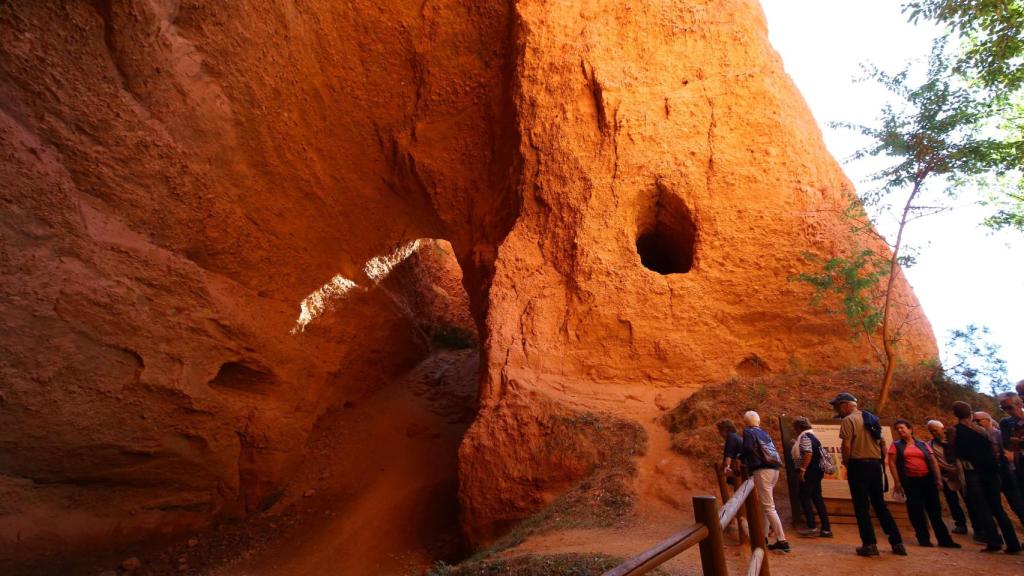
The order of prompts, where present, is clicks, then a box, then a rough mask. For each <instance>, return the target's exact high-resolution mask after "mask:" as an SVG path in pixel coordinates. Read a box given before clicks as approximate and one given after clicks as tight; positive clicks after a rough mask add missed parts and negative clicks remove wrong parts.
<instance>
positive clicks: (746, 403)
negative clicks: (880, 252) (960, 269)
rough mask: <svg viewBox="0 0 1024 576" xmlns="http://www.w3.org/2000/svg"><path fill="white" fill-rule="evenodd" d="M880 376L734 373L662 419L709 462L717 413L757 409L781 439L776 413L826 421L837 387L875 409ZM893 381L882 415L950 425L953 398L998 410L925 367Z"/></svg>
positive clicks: (714, 455)
mask: <svg viewBox="0 0 1024 576" xmlns="http://www.w3.org/2000/svg"><path fill="white" fill-rule="evenodd" d="M879 381H880V374H879V372H878V371H875V370H867V369H862V370H846V371H843V372H839V373H834V374H826V375H806V374H781V375H772V374H766V375H764V376H758V377H751V378H736V379H732V380H728V381H726V382H722V383H721V384H718V385H715V386H708V387H705V388H704V389H702V390H701V391H699V392H697V393H696V394H694V395H692V396H690V397H689V398H687V399H686V400H684V401H682V402H680V403H679V405H678V406H676V407H675V408H674V409H673V410H672V411H670V412H669V413H668V414H666V415H665V416H664V417H663V418H662V424H663V425H664V426H665V427H666V428H668V430H669V432H670V433H671V434H672V448H673V449H674V450H675V451H676V452H679V453H680V454H683V455H686V456H690V457H693V458H696V459H699V460H700V461H702V462H703V463H706V464H711V463H713V462H716V461H718V459H719V457H720V451H721V445H722V440H721V437H720V436H719V435H718V433H717V432H716V430H715V422H716V421H718V420H719V419H721V418H729V419H731V420H733V421H734V422H735V423H736V424H737V426H739V423H740V418H741V416H742V415H743V412H744V411H746V410H751V409H753V410H756V411H757V412H758V413H759V414H761V418H762V419H763V425H764V428H765V430H767V431H768V432H769V433H770V434H772V436H773V437H775V439H776V440H779V438H780V431H779V425H778V419H777V417H778V416H779V415H782V414H788V415H791V416H806V417H808V418H810V419H812V420H827V419H829V418H832V417H833V416H834V413H833V412H832V408H831V406H829V404H828V401H829V400H830V399H832V398H833V397H835V395H836V393H838V392H841V391H847V392H851V393H852V394H853V395H855V396H856V397H857V398H859V399H860V400H861V407H863V408H866V409H868V410H874V403H875V397H876V396H877V394H878V382H879ZM895 382H896V384H895V388H894V389H893V391H892V397H891V400H890V403H889V407H888V408H887V410H886V412H885V413H884V414H881V416H882V417H883V418H906V419H908V420H910V421H912V422H915V423H919V424H922V425H923V424H924V423H925V422H926V421H927V420H929V419H931V418H935V419H938V420H942V421H943V422H946V423H947V424H949V423H951V422H952V415H951V412H950V405H951V404H952V403H953V402H954V401H956V400H964V401H966V402H968V403H970V404H971V405H972V406H973V407H974V408H975V410H988V411H990V413H995V412H994V411H995V410H996V405H995V402H994V401H993V399H992V397H990V396H986V395H984V394H979V393H978V392H975V391H973V390H970V389H968V388H965V387H963V386H960V385H958V384H956V383H953V382H951V381H949V380H947V379H945V378H943V377H942V376H941V374H939V375H936V374H935V373H934V371H933V370H931V369H928V368H919V369H915V370H909V369H906V370H901V371H899V372H897V374H896V381H895Z"/></svg>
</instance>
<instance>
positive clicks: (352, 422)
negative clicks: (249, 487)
mask: <svg viewBox="0 0 1024 576" xmlns="http://www.w3.org/2000/svg"><path fill="white" fill-rule="evenodd" d="M462 280H463V279H462V270H461V267H460V265H459V262H458V261H457V260H456V258H455V255H454V252H453V250H452V248H451V245H450V244H449V243H448V242H447V241H444V240H434V239H420V240H418V241H416V249H415V250H414V251H412V252H411V253H409V254H408V256H406V257H404V258H403V259H402V260H401V261H400V262H397V263H394V265H393V267H390V268H389V269H388V270H387V271H386V272H385V273H384V275H382V276H380V277H379V282H378V283H377V284H375V285H372V286H368V287H367V288H368V293H369V294H370V295H372V294H373V293H376V294H378V295H381V296H386V300H388V301H389V302H390V307H391V312H390V313H391V314H394V315H396V316H404V317H405V320H406V321H405V322H404V323H403V324H401V326H403V327H404V328H402V329H403V330H406V331H407V333H406V334H405V335H403V336H402V337H400V338H397V337H396V338H395V339H394V342H396V343H397V342H402V341H404V342H416V343H417V344H416V345H417V346H418V348H417V349H418V350H419V353H418V354H419V355H418V360H416V361H414V364H413V366H412V367H411V368H410V369H409V370H407V371H406V372H405V373H404V374H402V375H400V376H398V377H395V378H391V379H390V380H389V381H387V382H380V383H379V384H377V385H375V386H373V387H370V388H368V389H364V391H363V392H361V393H356V392H349V391H354V390H356V389H357V388H358V387H355V386H345V385H343V384H344V383H341V382H339V384H342V385H343V386H342V387H343V388H344V389H345V390H346V393H345V394H343V395H342V396H340V397H338V398H337V401H336V402H335V404H334V406H332V407H331V408H329V409H328V410H327V411H326V412H325V413H324V414H323V415H322V416H321V417H320V418H319V419H318V421H317V423H316V425H315V427H314V430H313V432H312V434H311V436H310V440H309V443H308V445H307V450H306V453H307V456H306V460H305V462H304V464H303V470H302V471H301V472H300V473H299V474H297V476H296V478H297V480H296V481H295V484H293V485H292V487H291V491H292V492H293V493H296V494H303V493H306V492H307V491H310V490H312V491H314V492H315V493H316V494H321V493H323V494H332V493H346V494H347V493H358V494H359V502H360V505H359V506H354V507H350V508H346V509H345V510H344V513H340V511H341V509H340V508H338V507H337V502H335V501H332V500H330V499H329V498H328V499H327V500H325V501H324V502H323V506H325V507H326V508H327V509H331V510H337V511H339V513H338V514H336V515H332V517H331V520H330V521H328V522H325V523H320V522H317V521H311V522H309V523H304V525H305V526H310V527H312V528H308V529H311V530H313V532H310V533H306V534H305V535H304V536H303V537H302V538H301V539H294V540H301V541H302V542H303V544H301V545H298V546H295V547H293V548H290V549H289V550H287V551H284V552H281V555H283V558H280V557H279V558H277V559H275V561H276V562H280V563H281V564H282V565H284V566H287V567H289V573H296V574H315V573H318V572H319V570H318V569H319V567H322V566H331V567H332V568H333V569H336V570H337V571H338V573H344V574H347V573H358V572H360V571H362V570H363V569H365V566H368V565H372V566H375V568H376V570H378V571H379V573H399V572H400V571H401V569H402V567H401V566H399V564H398V563H400V562H409V561H413V562H414V563H418V564H423V565H427V566H429V565H431V564H433V563H434V562H435V561H445V562H452V563H454V562H456V561H458V560H460V559H461V558H462V556H463V555H464V553H465V547H464V544H463V540H462V534H461V530H460V524H459V505H458V485H459V483H458V449H459V445H460V443H461V442H462V438H463V436H464V435H465V433H466V430H467V429H468V428H469V425H470V424H471V423H472V421H473V419H474V418H475V416H476V413H477V407H478V392H479V386H478V380H479V373H480V352H479V342H480V337H479V335H478V333H477V328H476V324H475V322H474V320H473V317H472V316H471V314H470V310H469V298H468V296H467V294H466V290H465V288H464V287H463V284H462ZM357 292H358V291H354V293H357ZM357 297H358V295H353V296H350V298H352V300H349V301H348V302H350V305H352V306H356V305H358V303H357V302H356V301H355V298H357ZM346 311H347V309H346V308H345V301H343V302H341V303H339V305H338V306H337V307H335V308H334V311H333V312H330V313H329V314H328V315H327V316H325V317H324V318H323V319H322V320H320V319H318V320H317V322H320V321H324V322H330V321H332V319H335V318H336V319H343V318H344V317H345V314H346ZM378 329H379V327H378ZM407 345H409V344H407ZM385 348H386V346H385ZM383 352H384V354H383V356H381V357H380V358H381V359H382V360H381V361H382V362H383V361H386V360H387V355H388V351H387V350H384V351H383ZM391 352H395V351H394V350H392V351H391ZM371 372H372V369H371ZM366 377H373V374H372V373H367V374H366ZM314 498H315V496H314ZM299 502H300V503H299V506H301V505H302V502H303V501H302V500H300V501H299ZM314 504H316V503H314ZM382 515H383V516H385V517H386V518H387V521H386V522H382V521H381V516H382ZM397 527H400V528H397ZM305 529H307V528H303V530H305ZM282 540H283V541H293V539H290V538H288V537H284V538H282ZM395 550H401V551H402V552H403V555H402V558H396V555H395V553H394V551H395ZM392 564H394V565H392Z"/></svg>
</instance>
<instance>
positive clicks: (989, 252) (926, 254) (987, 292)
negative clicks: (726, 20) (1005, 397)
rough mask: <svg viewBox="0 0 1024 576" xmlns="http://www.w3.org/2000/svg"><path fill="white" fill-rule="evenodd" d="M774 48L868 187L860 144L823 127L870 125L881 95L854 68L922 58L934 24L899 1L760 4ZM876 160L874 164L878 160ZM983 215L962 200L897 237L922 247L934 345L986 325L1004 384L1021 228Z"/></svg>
mask: <svg viewBox="0 0 1024 576" xmlns="http://www.w3.org/2000/svg"><path fill="white" fill-rule="evenodd" d="M761 4H762V6H763V7H764V11H765V14H766V16H767V18H768V30H769V36H770V38H771V42H772V45H773V46H774V47H775V49H776V50H777V51H778V52H779V54H781V55H782V59H783V61H784V62H785V65H786V71H787V72H788V73H789V75H790V76H791V77H792V78H793V80H794V81H795V82H796V84H797V86H798V87H799V88H800V91H801V92H802V93H803V95H804V98H805V99H806V100H807V103H808V105H809V106H810V108H811V111H812V112H813V113H814V117H815V118H816V119H817V121H818V124H819V126H821V129H822V132H823V133H824V136H825V143H826V145H827V146H828V148H829V150H830V151H831V152H832V154H833V155H834V156H835V157H836V158H837V159H839V160H840V162H842V163H843V165H844V168H845V170H846V173H847V175H848V176H849V177H850V179H851V180H853V181H854V183H855V184H857V186H858V189H868V188H870V185H868V184H866V183H865V181H866V176H867V174H868V173H870V172H871V167H870V166H869V165H867V164H862V163H851V162H849V161H848V160H847V158H848V157H849V155H850V154H851V153H852V152H853V151H854V150H856V149H858V148H859V147H860V146H862V145H863V143H864V141H863V140H862V139H861V137H860V136H858V135H857V134H855V133H852V132H850V131H848V130H841V129H833V128H829V127H828V126H827V123H829V122H833V121H837V120H842V121H850V122H856V123H861V124H871V123H872V121H873V120H874V119H875V118H876V117H877V115H878V111H879V109H880V108H881V106H882V103H883V102H884V101H885V98H886V93H885V92H884V91H883V90H881V89H880V88H878V87H877V86H874V85H872V84H870V83H855V82H854V78H856V77H859V76H861V75H862V73H861V71H860V65H861V64H862V63H866V62H871V63H874V64H876V65H878V66H879V67H880V68H882V69H884V70H888V71H893V72H895V71H898V70H900V69H901V68H902V67H903V65H904V63H905V62H906V61H907V60H910V59H915V58H916V59H920V58H923V57H924V56H926V55H927V53H928V50H929V48H930V41H931V38H932V37H933V36H934V35H935V33H936V30H935V29H933V28H930V27H928V26H922V25H917V26H913V25H910V24H908V23H907V22H906V18H905V17H904V16H903V15H902V14H901V13H900V4H902V2H900V1H899V0H762V2H761ZM876 166H877V165H876ZM983 215H984V212H983V211H981V210H979V209H978V208H975V207H972V206H969V205H962V206H960V207H959V208H957V209H956V210H954V211H952V212H950V213H947V214H942V215H939V216H935V217H932V218H927V219H922V220H920V221H918V222H915V223H912V224H910V226H909V227H908V229H907V232H906V233H905V236H908V238H909V242H910V243H911V244H912V245H914V246H916V247H919V248H920V249H921V252H920V255H919V257H918V264H917V265H916V266H914V267H912V268H910V269H908V270H907V271H906V274H907V277H908V278H909V279H910V282H911V284H912V285H913V286H914V291H915V292H916V293H917V296H918V298H919V299H920V300H921V302H922V304H923V305H924V310H925V313H926V314H927V315H928V318H929V319H930V320H931V323H932V327H933V328H934V330H935V336H936V339H937V340H938V341H939V345H940V346H941V345H942V344H943V343H944V342H945V341H946V340H947V337H948V335H947V333H948V331H949V330H951V329H953V328H960V327H964V326H966V325H967V324H969V323H971V322H974V323H977V324H982V325H986V326H988V327H989V328H990V329H991V331H992V338H991V339H992V340H993V341H994V342H996V343H998V344H999V345H1001V346H1002V357H1003V358H1004V359H1005V360H1006V361H1007V364H1008V369H1009V372H1010V374H1009V376H1010V379H1011V382H1016V381H1017V380H1021V379H1024V306H1021V305H1020V304H1021V301H1022V300H1024V298H1022V296H1024V234H1022V233H1020V232H1004V233H999V234H993V233H992V232H990V231H988V230H986V229H983V228H981V227H979V226H978V225H977V224H978V222H979V221H980V220H981V218H982V217H983Z"/></svg>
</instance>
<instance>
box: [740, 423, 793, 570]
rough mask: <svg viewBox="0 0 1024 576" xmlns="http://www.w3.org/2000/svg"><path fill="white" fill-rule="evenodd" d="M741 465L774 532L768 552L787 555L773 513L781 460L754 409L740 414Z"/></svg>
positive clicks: (784, 539) (780, 520)
mask: <svg viewBox="0 0 1024 576" xmlns="http://www.w3.org/2000/svg"><path fill="white" fill-rule="evenodd" d="M743 426H744V428H743V462H744V464H745V465H746V467H747V470H750V473H751V475H752V476H753V478H754V489H755V490H757V497H758V499H759V500H760V501H761V507H762V508H764V513H765V516H767V517H768V525H769V526H771V528H772V531H773V532H775V538H776V541H775V543H774V544H771V545H769V546H768V549H769V550H777V551H780V552H789V550H790V548H789V542H787V541H786V533H785V531H783V529H782V519H781V518H779V513H778V511H776V510H775V485H776V484H777V483H778V482H779V468H781V467H782V460H781V458H779V451H778V449H776V448H775V442H774V441H773V440H772V437H771V436H769V435H768V433H767V432H765V431H764V430H762V429H761V416H760V415H758V413H757V412H754V411H753V410H750V411H748V412H747V413H745V414H744V415H743Z"/></svg>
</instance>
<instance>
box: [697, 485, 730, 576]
mask: <svg viewBox="0 0 1024 576" xmlns="http://www.w3.org/2000/svg"><path fill="white" fill-rule="evenodd" d="M693 517H694V519H695V520H696V521H697V522H699V523H701V524H703V525H705V526H707V527H708V536H707V538H705V539H703V540H701V542H700V564H701V567H702V568H703V570H704V576H728V574H729V571H728V568H727V567H726V565H725V539H724V538H723V537H722V525H721V523H719V521H718V505H717V502H716V500H715V497H714V496H694V497H693Z"/></svg>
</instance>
